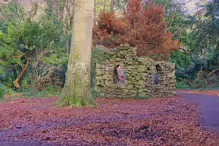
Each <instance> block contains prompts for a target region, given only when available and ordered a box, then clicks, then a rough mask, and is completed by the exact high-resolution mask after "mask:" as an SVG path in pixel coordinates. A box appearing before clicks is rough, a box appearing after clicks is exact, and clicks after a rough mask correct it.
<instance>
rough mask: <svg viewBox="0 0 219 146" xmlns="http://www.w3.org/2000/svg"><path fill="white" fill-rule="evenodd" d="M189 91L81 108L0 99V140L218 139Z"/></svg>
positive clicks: (27, 143)
mask: <svg viewBox="0 0 219 146" xmlns="http://www.w3.org/2000/svg"><path fill="white" fill-rule="evenodd" d="M191 96H192V95H191V94H187V93H185V92H184V93H183V92H182V93H179V95H178V96H176V97H168V98H151V99H147V100H119V99H97V103H98V105H97V107H96V108H85V107H84V108H81V109H77V108H71V109H69V108H58V107H56V106H55V102H56V100H57V98H58V97H50V98H33V99H27V98H19V99H11V100H8V101H6V102H5V103H0V145H1V146H39V145H43V146H50V145H51V146H56V145H57V146H59V145H60V146H63V145H66V146H67V145H119V146H123V145H124V146H125V145H144V146H145V145H180V146H183V145H186V146H202V145H203V146H217V145H219V136H218V134H217V133H216V132H213V131H210V130H211V129H210V128H208V127H205V126H204V125H203V117H202V116H201V115H202V112H203V111H202V108H200V107H199V106H200V105H199V103H198V102H193V101H192V99H196V98H197V95H193V96H192V99H190V97H191ZM206 98H207V97H206ZM204 99H205V97H204V95H203V100H204ZM217 99H219V98H217ZM212 100H215V99H213V97H212ZM213 102H214V101H213ZM215 106H216V105H215ZM201 107H203V106H201ZM212 130H213V129H212Z"/></svg>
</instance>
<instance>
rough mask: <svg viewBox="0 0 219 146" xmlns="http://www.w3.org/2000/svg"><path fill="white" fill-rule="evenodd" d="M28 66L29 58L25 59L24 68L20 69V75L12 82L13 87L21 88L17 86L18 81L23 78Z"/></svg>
mask: <svg viewBox="0 0 219 146" xmlns="http://www.w3.org/2000/svg"><path fill="white" fill-rule="evenodd" d="M29 64H30V58H28V59H27V63H26V65H25V67H22V71H21V73H20V75H19V76H18V77H17V79H16V80H15V81H14V82H13V83H14V86H15V87H16V88H18V89H20V88H21V86H20V85H19V81H20V80H21V78H22V77H23V75H24V74H25V72H26V71H27V68H28V66H29Z"/></svg>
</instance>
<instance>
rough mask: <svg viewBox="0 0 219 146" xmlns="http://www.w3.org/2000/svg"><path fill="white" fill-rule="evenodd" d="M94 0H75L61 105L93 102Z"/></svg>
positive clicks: (78, 104) (79, 104)
mask: <svg viewBox="0 0 219 146" xmlns="http://www.w3.org/2000/svg"><path fill="white" fill-rule="evenodd" d="M93 18H94V0H75V3H74V21H73V31H72V36H73V37H72V44H71V50H70V57H69V63H68V71H67V73H66V82H65V87H64V88H63V91H62V95H61V100H60V105H61V106H65V105H68V106H83V105H88V104H93V103H94V102H93V100H92V97H91V82H90V81H91V78H90V71H91V47H92V29H93V22H94V21H93Z"/></svg>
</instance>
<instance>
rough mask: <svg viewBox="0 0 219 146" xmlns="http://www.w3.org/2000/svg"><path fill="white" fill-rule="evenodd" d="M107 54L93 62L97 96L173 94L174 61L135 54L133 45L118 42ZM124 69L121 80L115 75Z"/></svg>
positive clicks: (120, 96)
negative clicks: (95, 62) (104, 58)
mask: <svg viewBox="0 0 219 146" xmlns="http://www.w3.org/2000/svg"><path fill="white" fill-rule="evenodd" d="M108 53H109V54H110V57H109V58H108V59H107V60H106V61H104V62H102V63H97V64H96V81H95V90H96V91H98V92H99V93H100V96H101V97H116V98H147V97H167V96H174V95H175V94H176V92H175V91H176V81H175V64H171V63H169V62H165V61H154V60H152V59H150V58H148V57H144V58H138V57H137V56H136V48H132V47H129V46H128V45H122V46H120V47H118V48H117V49H114V50H110V51H109V52H108ZM118 67H119V68H122V69H123V70H124V74H125V75H124V81H120V78H119V77H118V72H117V71H118Z"/></svg>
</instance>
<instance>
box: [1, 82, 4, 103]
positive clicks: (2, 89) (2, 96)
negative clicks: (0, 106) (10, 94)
mask: <svg viewBox="0 0 219 146" xmlns="http://www.w3.org/2000/svg"><path fill="white" fill-rule="evenodd" d="M4 94H5V89H4V86H3V85H1V84H0V102H1V101H3V100H4Z"/></svg>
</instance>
